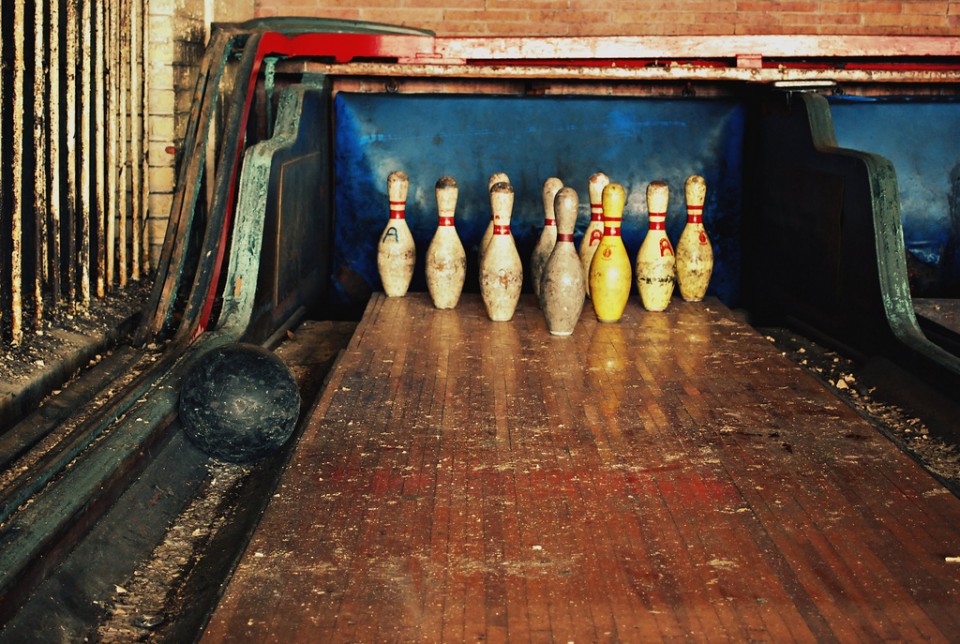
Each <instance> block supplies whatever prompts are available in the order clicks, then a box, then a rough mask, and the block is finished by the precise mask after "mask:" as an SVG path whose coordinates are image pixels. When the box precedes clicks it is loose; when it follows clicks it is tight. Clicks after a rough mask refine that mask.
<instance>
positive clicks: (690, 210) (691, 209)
mask: <svg viewBox="0 0 960 644" xmlns="http://www.w3.org/2000/svg"><path fill="white" fill-rule="evenodd" d="M687 212H688V213H696V212H703V206H687Z"/></svg>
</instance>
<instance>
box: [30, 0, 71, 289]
mask: <svg viewBox="0 0 960 644" xmlns="http://www.w3.org/2000/svg"><path fill="white" fill-rule="evenodd" d="M37 4H38V5H41V4H43V3H41V2H38V3H37ZM68 4H69V3H68ZM49 6H50V28H49V30H48V34H49V35H50V44H49V46H50V62H49V69H50V78H49V81H48V82H49V85H50V100H49V103H48V111H49V114H48V122H49V138H50V155H49V156H50V161H49V164H50V188H49V190H50V202H49V203H50V206H49V207H50V241H51V242H52V243H51V245H50V294H51V301H52V303H53V306H54V307H57V306H59V305H60V289H61V286H60V252H61V248H60V211H61V208H60V205H61V204H60V199H61V195H60V109H61V105H60V98H61V97H60V3H59V2H50V3H49ZM38 33H39V32H38Z"/></svg>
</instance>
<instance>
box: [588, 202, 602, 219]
mask: <svg viewBox="0 0 960 644" xmlns="http://www.w3.org/2000/svg"><path fill="white" fill-rule="evenodd" d="M590 219H591V220H593V221H603V206H601V205H600V204H598V203H594V204H590Z"/></svg>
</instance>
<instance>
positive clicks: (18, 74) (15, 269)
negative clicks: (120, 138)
mask: <svg viewBox="0 0 960 644" xmlns="http://www.w3.org/2000/svg"><path fill="white" fill-rule="evenodd" d="M23 5H24V3H22V2H16V3H14V8H13V115H12V117H13V141H12V143H13V146H12V147H13V149H12V153H13V154H12V159H11V163H10V165H11V167H12V172H13V186H12V187H13V192H12V204H11V206H12V207H11V210H12V212H11V248H10V252H11V258H10V264H11V265H10V309H11V310H10V326H11V339H10V342H11V344H13V345H14V346H17V345H19V344H20V343H21V342H22V341H23V183H22V177H23V93H24V92H23V89H24V88H23V85H24V80H25V79H24V67H25V66H26V62H25V61H24V59H23V35H24V24H23V23H24V19H25V17H24V6H23Z"/></svg>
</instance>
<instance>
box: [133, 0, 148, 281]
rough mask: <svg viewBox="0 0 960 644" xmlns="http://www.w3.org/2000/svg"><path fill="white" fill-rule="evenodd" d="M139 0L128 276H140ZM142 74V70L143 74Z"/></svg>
mask: <svg viewBox="0 0 960 644" xmlns="http://www.w3.org/2000/svg"><path fill="white" fill-rule="evenodd" d="M139 9H140V0H130V211H131V212H130V233H131V234H130V237H131V239H130V250H131V252H130V259H131V262H130V279H132V280H133V281H139V279H140V254H141V250H140V226H141V223H140V213H141V208H140V207H141V201H140V180H141V177H142V174H141V172H140V170H141V166H140V164H141V163H142V160H141V158H140V154H141V152H140V150H141V147H140V144H141V137H142V136H143V133H142V132H141V131H140V127H141V123H142V121H141V120H140V111H141V110H142V109H143V92H142V88H141V87H140V60H141V57H140V51H139V49H138V48H139V47H140V29H141V25H140V24H139V17H140V14H141V12H140V11H139ZM144 78H146V74H144Z"/></svg>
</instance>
